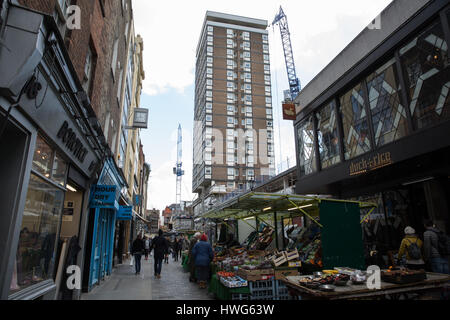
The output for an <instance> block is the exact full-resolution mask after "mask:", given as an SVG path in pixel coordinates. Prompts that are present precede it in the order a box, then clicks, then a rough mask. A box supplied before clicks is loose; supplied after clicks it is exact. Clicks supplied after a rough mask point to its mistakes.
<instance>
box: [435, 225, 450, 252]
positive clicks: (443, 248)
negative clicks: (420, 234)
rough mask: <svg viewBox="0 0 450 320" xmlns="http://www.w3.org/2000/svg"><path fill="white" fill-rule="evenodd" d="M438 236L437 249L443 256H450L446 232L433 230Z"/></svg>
mask: <svg viewBox="0 0 450 320" xmlns="http://www.w3.org/2000/svg"><path fill="white" fill-rule="evenodd" d="M433 232H434V233H435V234H436V235H437V236H438V245H437V248H436V249H437V251H438V252H439V255H441V256H442V257H443V256H448V255H449V248H448V244H449V241H448V237H447V235H446V234H445V233H444V232H442V231H441V232H435V231H433Z"/></svg>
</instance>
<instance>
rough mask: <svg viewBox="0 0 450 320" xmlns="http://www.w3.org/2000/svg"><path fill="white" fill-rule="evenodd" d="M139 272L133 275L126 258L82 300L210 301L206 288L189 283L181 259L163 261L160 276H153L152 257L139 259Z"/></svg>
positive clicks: (83, 296) (85, 294)
mask: <svg viewBox="0 0 450 320" xmlns="http://www.w3.org/2000/svg"><path fill="white" fill-rule="evenodd" d="M141 264H142V267H141V273H140V274H139V275H136V274H135V269H134V266H130V265H129V261H127V262H126V263H124V264H121V265H118V266H116V267H115V268H114V269H113V272H112V274H111V276H109V278H108V279H106V280H105V281H103V282H102V283H101V284H100V285H99V286H96V287H94V289H92V290H91V292H89V293H84V294H82V295H81V300H211V299H212V297H211V296H210V295H209V294H208V289H200V288H198V285H197V284H195V283H191V282H189V274H188V273H186V272H184V270H183V267H182V266H181V259H179V261H174V260H173V258H169V264H165V263H163V266H162V271H161V279H155V277H154V275H153V270H154V269H153V265H154V260H153V257H149V260H147V261H145V259H144V257H142V260H141Z"/></svg>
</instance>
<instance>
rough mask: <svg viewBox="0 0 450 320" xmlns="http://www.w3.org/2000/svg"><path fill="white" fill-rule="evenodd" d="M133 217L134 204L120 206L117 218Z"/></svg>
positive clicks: (129, 218)
mask: <svg viewBox="0 0 450 320" xmlns="http://www.w3.org/2000/svg"><path fill="white" fill-rule="evenodd" d="M132 217H133V207H132V206H119V211H118V212H117V220H131V218H132Z"/></svg>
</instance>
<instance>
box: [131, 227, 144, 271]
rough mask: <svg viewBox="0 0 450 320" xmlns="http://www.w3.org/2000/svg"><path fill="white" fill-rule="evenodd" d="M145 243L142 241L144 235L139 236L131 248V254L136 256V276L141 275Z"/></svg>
mask: <svg viewBox="0 0 450 320" xmlns="http://www.w3.org/2000/svg"><path fill="white" fill-rule="evenodd" d="M144 247H145V244H144V241H143V240H142V235H141V234H138V235H137V238H136V239H135V240H134V241H133V245H132V246H131V254H132V255H133V256H134V266H135V269H136V274H140V273H141V257H142V254H143V253H144Z"/></svg>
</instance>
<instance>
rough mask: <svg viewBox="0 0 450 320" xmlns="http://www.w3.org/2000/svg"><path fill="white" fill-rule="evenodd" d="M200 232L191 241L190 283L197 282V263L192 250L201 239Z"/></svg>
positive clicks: (189, 260)
mask: <svg viewBox="0 0 450 320" xmlns="http://www.w3.org/2000/svg"><path fill="white" fill-rule="evenodd" d="M201 235H202V234H201V233H200V232H196V233H195V234H194V236H193V237H192V238H191V241H190V242H189V252H188V266H189V281H190V282H197V279H196V278H195V262H194V258H193V257H192V249H193V248H194V246H195V244H196V243H197V241H198V240H199V239H200V237H201Z"/></svg>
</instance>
